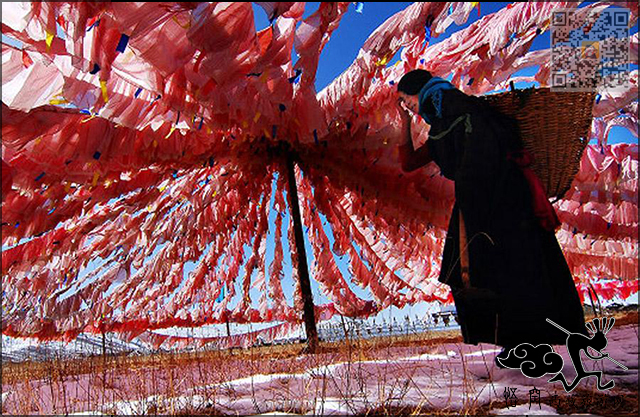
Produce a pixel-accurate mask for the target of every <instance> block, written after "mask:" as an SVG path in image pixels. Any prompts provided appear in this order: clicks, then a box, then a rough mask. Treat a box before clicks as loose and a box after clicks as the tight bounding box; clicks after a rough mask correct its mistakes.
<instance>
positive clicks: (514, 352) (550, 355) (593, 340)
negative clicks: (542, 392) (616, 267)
mask: <svg viewBox="0 0 640 417" xmlns="http://www.w3.org/2000/svg"><path fill="white" fill-rule="evenodd" d="M547 321H548V322H549V323H551V324H552V325H554V326H555V327H557V328H558V329H560V330H562V331H563V332H565V333H566V334H567V352H568V353H569V357H570V358H571V362H572V364H573V367H574V368H575V370H576V377H575V378H574V380H573V382H571V383H570V384H569V383H568V382H567V380H566V378H565V376H564V374H563V373H562V368H563V366H564V360H563V359H562V356H560V355H559V354H558V353H556V352H555V351H554V350H553V348H552V347H551V346H550V345H546V344H541V345H537V346H533V345H531V344H529V343H521V344H519V345H518V346H516V347H515V348H513V349H511V350H510V351H509V354H508V356H507V357H506V358H497V359H498V361H499V362H500V364H502V365H503V366H505V367H507V368H512V369H518V368H519V369H520V370H521V372H522V374H523V375H524V376H526V377H528V378H541V377H543V376H544V375H546V374H554V375H553V377H552V378H551V379H549V380H548V382H556V381H560V382H561V383H562V386H563V387H564V390H565V391H566V392H571V391H573V389H574V388H575V387H576V386H577V385H578V383H579V382H580V381H582V380H583V379H584V378H588V377H590V376H595V377H596V379H597V380H598V382H597V386H598V389H599V390H601V391H604V390H608V389H611V388H613V386H614V385H615V382H614V381H609V382H607V383H604V384H603V383H602V371H591V372H590V371H586V370H585V369H584V365H583V364H582V358H581V357H580V352H581V351H584V354H585V355H586V356H587V357H588V358H589V359H592V360H596V361H598V360H602V359H605V358H606V359H609V360H610V361H611V362H613V363H615V364H616V365H618V366H619V367H621V368H622V369H624V370H627V369H628V368H627V367H626V366H624V365H622V364H621V363H620V362H618V361H616V360H615V359H613V358H611V357H610V356H609V354H608V353H606V352H603V351H602V350H603V349H604V348H605V347H607V337H606V336H605V335H606V334H607V333H608V332H609V330H611V328H612V327H613V324H614V323H615V319H614V318H613V317H611V318H608V319H607V318H606V317H605V318H602V319H597V318H596V319H593V320H592V322H591V323H587V325H586V326H587V329H588V330H589V332H590V333H592V335H591V337H589V336H585V335H583V334H580V333H572V332H570V331H568V330H566V329H565V328H563V327H562V326H560V325H559V324H557V323H554V322H553V321H551V320H550V319H547ZM594 326H595V327H594ZM589 349H591V350H593V351H594V352H595V353H596V354H597V355H599V356H596V355H592V354H591V353H590V352H589Z"/></svg>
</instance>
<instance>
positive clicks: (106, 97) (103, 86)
mask: <svg viewBox="0 0 640 417" xmlns="http://www.w3.org/2000/svg"><path fill="white" fill-rule="evenodd" d="M100 89H101V90H102V99H103V100H104V102H105V103H106V102H107V101H109V95H108V94H107V82H106V81H103V80H100Z"/></svg>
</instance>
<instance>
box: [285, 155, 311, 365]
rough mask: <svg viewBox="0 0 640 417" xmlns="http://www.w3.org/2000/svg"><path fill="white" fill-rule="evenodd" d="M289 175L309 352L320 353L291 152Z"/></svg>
mask: <svg viewBox="0 0 640 417" xmlns="http://www.w3.org/2000/svg"><path fill="white" fill-rule="evenodd" d="M286 160H287V173H288V180H289V181H288V182H289V196H290V197H291V199H290V202H291V203H290V206H291V217H292V219H293V230H294V234H295V238H296V250H297V252H298V278H299V279H300V292H301V293H302V301H303V303H304V307H303V311H302V314H303V318H304V327H305V331H306V333H307V352H309V353H317V352H318V330H317V329H316V319H315V312H314V310H313V295H312V294H311V282H310V281H309V268H308V266H307V253H306V251H305V248H304V237H303V234H302V220H301V217H300V206H299V204H298V189H297V186H296V175H295V170H294V155H293V154H292V152H291V151H288V152H287V153H286Z"/></svg>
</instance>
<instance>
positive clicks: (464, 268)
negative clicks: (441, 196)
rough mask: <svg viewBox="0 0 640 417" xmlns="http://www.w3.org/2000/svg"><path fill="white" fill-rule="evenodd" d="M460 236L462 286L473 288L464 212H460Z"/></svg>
mask: <svg viewBox="0 0 640 417" xmlns="http://www.w3.org/2000/svg"><path fill="white" fill-rule="evenodd" d="M458 217H459V220H460V224H459V233H458V234H459V236H460V272H461V275H462V284H463V285H464V287H465V288H470V287H471V281H470V280H469V252H467V230H466V228H465V227H464V219H463V218H462V210H458Z"/></svg>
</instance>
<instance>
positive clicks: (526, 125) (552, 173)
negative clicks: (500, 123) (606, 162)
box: [482, 87, 596, 198]
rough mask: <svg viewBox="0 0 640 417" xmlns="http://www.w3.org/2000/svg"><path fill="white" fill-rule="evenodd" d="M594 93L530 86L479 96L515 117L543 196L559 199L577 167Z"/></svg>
mask: <svg viewBox="0 0 640 417" xmlns="http://www.w3.org/2000/svg"><path fill="white" fill-rule="evenodd" d="M595 95H596V93H594V92H585V93H583V92H552V91H551V90H550V89H548V88H534V87H532V88H527V89H523V90H513V91H509V92H506V93H500V94H495V95H487V96H482V99H484V100H485V101H486V102H487V103H488V104H489V105H490V106H492V107H493V108H495V109H496V110H498V111H500V112H501V113H502V114H505V115H507V116H510V117H512V118H514V119H515V120H517V122H518V125H519V127H520V133H521V136H522V140H523V142H524V146H525V148H526V149H528V150H529V152H531V153H532V154H533V157H534V159H535V161H534V163H533V166H532V168H533V170H534V171H535V173H536V174H537V175H538V177H539V178H540V180H541V181H542V184H543V185H544V186H545V189H546V191H547V196H549V197H557V198H561V197H562V196H563V195H564V193H565V192H567V190H569V188H570V187H571V182H572V181H573V178H574V177H575V176H576V174H577V173H578V169H579V168H580V159H581V158H582V153H583V151H584V149H585V147H586V146H587V143H588V138H587V135H588V134H589V129H590V127H591V119H592V117H593V116H592V113H591V111H592V108H593V103H594V99H595Z"/></svg>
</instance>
